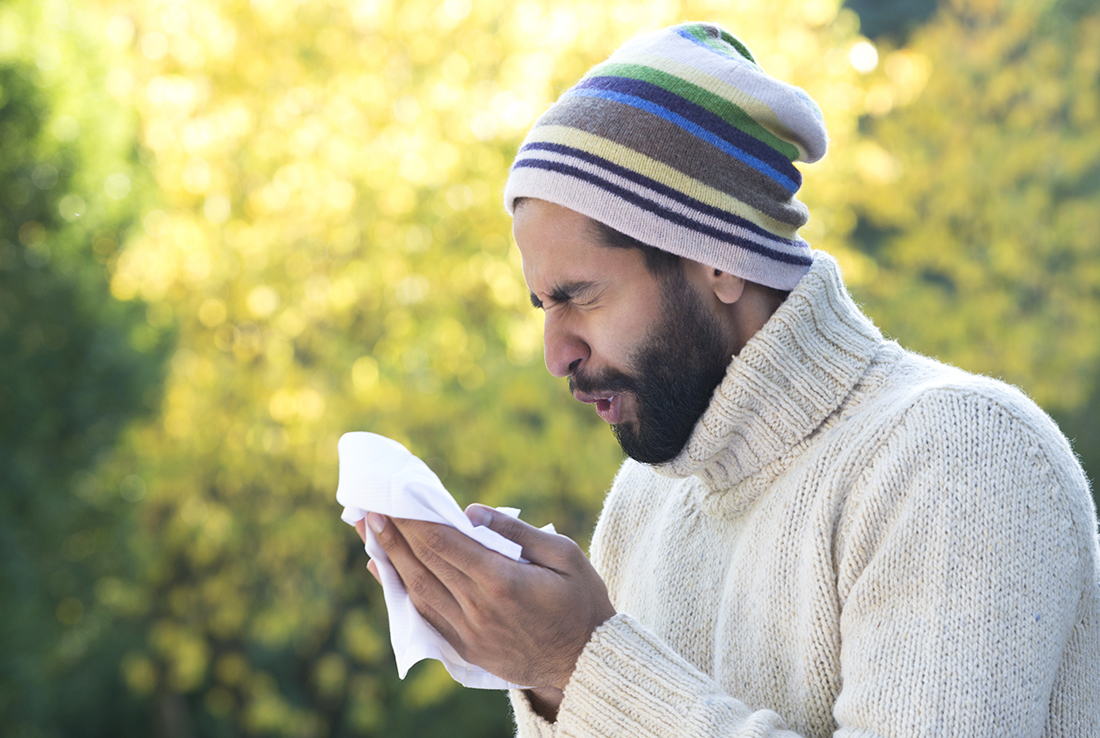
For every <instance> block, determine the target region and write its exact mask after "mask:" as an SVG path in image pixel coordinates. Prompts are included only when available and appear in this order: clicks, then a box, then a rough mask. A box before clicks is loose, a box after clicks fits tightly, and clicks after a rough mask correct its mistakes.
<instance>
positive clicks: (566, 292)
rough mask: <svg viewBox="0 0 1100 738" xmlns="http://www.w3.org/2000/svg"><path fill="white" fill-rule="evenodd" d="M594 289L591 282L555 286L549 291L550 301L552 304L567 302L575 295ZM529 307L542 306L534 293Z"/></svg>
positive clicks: (593, 284)
mask: <svg viewBox="0 0 1100 738" xmlns="http://www.w3.org/2000/svg"><path fill="white" fill-rule="evenodd" d="M595 287H596V283H595V282H591V281H581V282H566V283H565V284H559V285H555V286H554V287H553V288H552V289H551V290H550V299H551V300H553V301H554V302H569V301H570V300H572V299H573V298H575V297H576V296H577V295H583V294H584V293H586V292H589V291H591V290H593V289H595ZM531 305H532V306H533V307H536V308H541V307H542V306H543V305H542V300H540V299H539V298H538V296H537V295H536V294H535V293H534V292H532V293H531Z"/></svg>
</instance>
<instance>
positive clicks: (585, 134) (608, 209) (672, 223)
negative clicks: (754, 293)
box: [504, 23, 828, 290]
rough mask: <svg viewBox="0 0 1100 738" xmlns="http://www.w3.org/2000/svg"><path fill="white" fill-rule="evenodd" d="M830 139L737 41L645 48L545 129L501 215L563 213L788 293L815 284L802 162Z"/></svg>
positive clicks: (527, 147)
mask: <svg viewBox="0 0 1100 738" xmlns="http://www.w3.org/2000/svg"><path fill="white" fill-rule="evenodd" d="M827 143H828V134H827V133H826V131H825V122H824V120H823V118H822V115H821V110H820V109H819V108H818V106H817V104H816V103H815V102H814V101H813V100H812V99H811V98H810V96H809V95H807V94H806V93H805V92H804V91H803V90H801V89H799V88H797V87H794V86H792V85H789V84H786V83H785V82H780V81H779V80H777V79H775V78H773V77H770V76H768V75H767V74H765V73H764V71H763V70H762V69H761V68H760V67H759V66H758V65H757V63H756V60H755V59H753V57H752V53H751V52H750V51H749V50H748V48H747V47H746V46H745V45H744V44H743V43H741V42H740V41H739V40H738V39H736V38H734V37H733V36H732V35H731V34H730V33H729V32H728V31H725V30H724V29H722V28H720V27H718V26H716V25H714V24H710V23H685V24H682V25H678V26H673V27H671V28H666V29H664V30H662V31H657V32H655V33H651V34H647V35H644V36H639V37H637V38H635V39H633V40H631V41H628V42H627V43H626V44H624V45H623V46H622V47H621V48H620V49H619V50H618V51H616V52H615V53H614V54H612V55H611V56H610V58H608V60H607V61H605V62H603V63H602V64H599V65H597V66H595V67H593V68H592V69H591V71H589V72H588V74H586V75H585V76H584V77H583V78H582V79H581V80H580V81H579V82H578V83H577V84H575V85H574V86H573V87H572V88H570V89H569V90H567V91H566V92H565V93H564V94H563V95H562V96H561V97H560V98H559V99H558V101H557V102H555V103H554V104H553V105H552V106H550V108H549V109H548V110H547V111H546V112H545V113H544V114H543V115H542V116H541V117H540V118H539V119H538V120H537V121H536V122H535V125H534V127H533V128H532V129H531V131H530V132H529V133H528V134H527V138H526V139H525V140H524V142H523V145H522V146H521V147H520V149H519V153H518V154H517V155H516V159H515V162H513V164H512V169H511V172H510V173H509V175H508V183H507V185H505V188H504V205H505V208H506V209H507V210H508V212H509V213H514V203H515V200H516V198H519V197H531V198H538V199H541V200H547V201H549V202H553V203H556V204H558V205H561V206H563V207H567V208H569V209H571V210H574V211H576V212H579V213H581V214H582V215H586V216H588V217H590V218H593V219H595V220H598V221H600V222H602V223H604V224H606V225H608V226H610V227H611V228H614V229H615V230H617V231H620V232H622V233H625V234H626V235H628V236H632V237H633V238H635V239H637V240H639V241H641V242H643V243H646V244H648V245H650V246H654V247H656V248H659V249H663V250H665V251H670V252H672V253H674V254H677V255H679V256H683V257H686V258H688V259H692V260H694V261H698V262H702V263H703V264H706V265H708V266H712V267H715V268H716V269H720V270H722V271H724V272H727V273H730V274H734V275H737V276H739V277H743V278H744V279H747V280H749V281H751V282H757V283H759V284H764V285H767V286H769V287H775V288H777V289H781V290H790V289H792V288H793V287H794V286H795V284H797V283H798V280H799V279H801V278H802V275H803V274H805V273H806V272H807V271H809V268H810V264H811V263H812V260H813V257H812V252H811V249H810V246H809V244H808V243H806V241H805V240H803V239H802V238H801V237H799V235H798V229H799V228H801V227H802V226H803V225H805V224H806V221H807V220H808V219H809V211H808V210H807V209H806V206H805V205H803V204H802V203H801V202H800V201H799V200H797V199H796V198H795V196H794V195H795V193H796V192H797V191H798V188H799V186H800V185H801V184H802V175H801V173H800V172H799V171H798V169H796V168H795V166H794V164H793V162H794V161H796V160H801V161H806V162H814V161H817V160H818V159H820V158H821V157H822V156H824V155H825V148H826V145H827Z"/></svg>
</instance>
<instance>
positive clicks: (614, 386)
mask: <svg viewBox="0 0 1100 738" xmlns="http://www.w3.org/2000/svg"><path fill="white" fill-rule="evenodd" d="M577 390H580V391H581V392H584V393H585V394H596V393H598V392H632V391H636V390H637V382H636V381H635V380H634V379H633V378H631V377H630V376H629V375H627V374H625V373H623V372H621V371H619V370H618V369H604V370H602V371H598V372H585V371H583V370H578V371H576V372H574V373H573V374H570V375H569V392H570V393H574V392H576V391H577Z"/></svg>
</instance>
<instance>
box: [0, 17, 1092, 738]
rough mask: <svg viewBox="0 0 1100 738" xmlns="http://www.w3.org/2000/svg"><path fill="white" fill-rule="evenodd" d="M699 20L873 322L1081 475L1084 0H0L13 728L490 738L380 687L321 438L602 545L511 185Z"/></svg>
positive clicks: (2, 649)
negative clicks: (1025, 417)
mask: <svg viewBox="0 0 1100 738" xmlns="http://www.w3.org/2000/svg"><path fill="white" fill-rule="evenodd" d="M687 19H706V20H716V21H719V22H721V23H723V24H724V25H726V26H727V27H729V28H730V29H732V30H733V31H734V32H735V33H737V34H738V35H740V36H741V37H742V38H743V39H745V40H746V42H747V43H748V44H749V46H750V47H751V48H752V49H753V50H754V52H755V53H756V55H757V57H758V59H759V60H760V61H761V63H762V65H763V66H764V68H765V69H767V70H769V71H770V72H772V73H773V74H775V75H776V76H778V77H780V78H783V79H786V80H788V81H791V82H793V83H796V84H798V85H801V86H803V87H804V88H805V89H807V90H808V91H809V92H810V93H811V94H812V95H813V96H814V97H815V98H816V99H817V100H818V101H819V102H820V104H821V106H822V108H823V109H824V112H825V116H826V119H827V121H828V125H829V129H830V131H831V135H832V145H831V151H830V153H829V155H828V157H827V158H826V159H825V160H824V161H823V162H821V163H820V164H816V165H813V166H809V167H804V172H805V176H806V184H805V186H804V188H803V196H804V199H805V201H806V202H807V203H808V204H809V206H810V209H811V213H812V220H811V222H810V224H809V225H808V227H807V228H806V230H805V235H806V236H807V238H808V239H809V240H810V241H811V242H812V243H814V244H815V245H816V246H819V247H821V248H825V249H827V250H829V251H831V252H832V253H834V254H835V255H836V256H837V257H838V259H839V260H840V263H841V265H842V266H843V268H844V270H845V275H846V277H847V279H848V281H849V284H850V286H851V289H852V290H853V292H854V294H855V295H856V297H857V299H858V300H859V301H860V302H861V303H862V304H863V305H864V307H865V309H866V310H867V312H868V313H869V314H871V315H872V316H873V317H874V318H875V320H876V321H877V322H878V324H879V325H880V326H881V327H882V328H883V329H884V330H885V331H886V332H887V333H889V334H890V335H893V336H896V337H898V338H899V339H900V340H901V341H902V342H903V343H904V344H905V345H907V346H909V347H912V348H915V349H917V350H919V351H922V352H924V353H928V354H931V355H935V356H938V357H939V358H941V359H942V360H944V361H948V362H951V363H954V364H956V365H959V366H962V367H964V368H966V369H969V370H972V371H978V372H983V373H987V374H991V375H994V376H998V377H1003V378H1004V379H1006V380H1007V381H1009V382H1012V383H1014V384H1017V385H1019V386H1020V387H1022V388H1023V389H1024V390H1025V391H1027V392H1028V393H1029V394H1030V395H1031V396H1032V397H1034V398H1035V399H1036V401H1038V402H1039V403H1040V404H1041V405H1042V406H1043V407H1044V408H1046V410H1047V411H1048V412H1050V413H1051V414H1052V415H1054V416H1055V417H1056V418H1057V419H1058V421H1059V422H1060V423H1061V424H1062V426H1063V428H1064V429H1065V430H1066V432H1067V435H1069V436H1070V437H1071V438H1072V439H1074V444H1075V448H1076V450H1077V452H1078V454H1080V456H1081V457H1082V459H1083V461H1084V463H1085V464H1086V466H1087V468H1089V469H1090V470H1091V471H1090V476H1091V477H1093V478H1096V475H1097V473H1100V372H1098V370H1100V6H1098V5H1097V3H1095V1H1094V0H1029V1H1028V2H1013V1H1011V0H1004V1H1003V2H997V1H996V0H941V1H940V2H939V3H936V2H934V0H923V1H918V0H914V1H910V2H901V1H896V0H894V1H887V0H883V1H881V2H873V1H872V0H864V1H863V2H848V3H847V4H846V5H845V4H843V3H841V2H839V0H722V1H721V2H707V1H704V0H679V1H678V0H652V1H650V0H646V1H644V2H639V1H638V0H580V1H577V0H512V1H510V2H501V1H500V0H477V1H476V2H474V1H473V0H443V1H439V0H251V2H247V1H245V0H218V1H215V0H121V1H117V2H116V1H114V0H102V1H99V0H0V733H2V734H3V735H5V736H13V737H16V736H18V737H20V738H31V737H40V736H74V735H80V736H101V735H102V736H106V735H111V736H164V737H166V738H171V737H177V736H178V737H184V736H236V735H241V736H302V737H306V736H311V737H312V736H351V735H367V736H410V737H411V736H417V737H420V736H436V735H438V736H506V735H509V733H510V728H509V726H510V719H509V716H508V712H507V707H506V702H505V698H504V696H503V695H502V694H500V693H491V692H478V691H474V690H463V689H461V688H459V687H457V686H456V685H455V684H454V683H453V682H451V681H450V680H449V678H448V677H447V676H446V674H445V673H444V672H443V671H442V669H441V668H439V667H438V666H437V665H435V664H422V665H420V666H418V667H416V668H415V669H414V670H413V672H412V673H411V674H410V677H409V679H408V680H407V681H405V682H400V681H399V680H397V678H396V674H395V668H394V665H393V660H392V654H391V652H390V649H389V642H388V633H387V627H386V621H385V612H384V607H383V604H382V601H381V597H380V596H379V591H378V589H377V588H376V586H375V585H374V583H373V581H372V580H370V579H369V577H368V575H367V572H366V571H365V569H364V565H365V562H366V559H365V556H364V554H363V552H362V549H361V546H360V545H359V543H358V541H357V539H356V537H355V534H354V533H353V532H352V531H351V530H350V529H349V528H348V527H347V526H345V525H344V524H342V523H341V522H340V521H339V520H338V514H339V511H340V510H339V508H338V507H337V505H336V503H335V499H334V493H335V489H336V470H337V458H336V441H337V439H338V438H339V436H340V434H341V433H343V432H345V431H349V430H358V429H366V430H373V431H376V432H379V433H383V434H387V435H390V436H393V437H395V438H397V439H399V440H401V441H402V442H404V443H405V444H406V445H408V446H409V447H410V448H411V449H412V450H413V451H414V452H416V453H418V454H419V455H421V456H422V457H424V458H425V459H426V460H427V461H428V462H429V464H430V465H431V466H432V467H433V468H434V469H435V470H436V471H437V472H438V473H439V475H440V476H441V477H442V478H443V480H444V482H445V483H446V484H447V485H448V486H449V487H450V488H451V490H452V491H453V492H454V494H455V496H456V497H457V498H458V500H459V501H460V502H461V503H463V504H465V503H467V502H471V501H475V500H479V501H483V502H486V503H489V504H508V505H513V506H517V507H521V508H523V510H524V516H525V518H526V519H527V520H529V521H531V522H533V523H535V524H536V525H542V524H544V523H547V522H551V521H552V522H554V523H555V524H556V525H557V527H558V529H559V530H560V531H563V532H565V533H567V534H570V535H572V536H574V537H575V538H577V539H578V540H579V541H580V542H581V543H582V545H583V544H585V543H586V542H587V540H588V537H589V536H590V533H591V528H592V524H593V522H594V518H595V514H596V512H597V511H598V509H599V506H600V503H601V500H602V497H603V495H604V493H605V491H606V489H607V487H608V484H609V482H610V480H611V477H612V475H613V473H614V470H615V469H616V467H617V465H618V463H619V461H620V458H621V457H620V452H619V450H618V448H617V447H616V445H615V443H614V441H613V439H612V438H611V436H610V434H609V433H608V432H607V429H606V428H604V427H601V426H602V423H601V422H600V421H599V419H598V418H596V416H595V415H594V414H593V413H591V412H590V411H589V410H588V409H587V408H585V407H582V406H580V405H578V404H577V403H575V402H573V401H572V400H571V398H570V397H569V395H568V393H567V391H566V389H565V387H564V385H563V384H562V383H561V382H560V381H552V380H551V379H550V377H549V376H548V375H546V373H545V371H544V369H543V367H542V361H541V333H540V331H541V326H540V321H539V317H538V315H537V314H536V313H535V312H534V311H533V310H531V308H530V306H529V305H528V304H527V297H526V290H525V288H524V286H523V282H522V279H521V276H520V272H519V264H518V258H517V253H516V251H515V249H514V248H513V247H512V245H511V238H510V233H509V227H510V223H509V220H508V218H507V216H506V215H505V213H504V211H503V209H502V206H501V202H500V192H501V188H502V185H503V182H504V179H505V176H506V172H507V167H508V164H509V161H510V158H511V156H512V154H513V153H514V151H515V149H516V147H517V145H518V143H519V141H520V139H521V137H522V135H523V133H524V131H525V130H526V128H527V127H528V126H529V125H530V123H531V122H532V121H533V119H534V118H535V117H536V116H537V115H538V113H539V112H540V111H542V110H543V109H544V108H545V106H546V105H547V104H549V102H551V101H552V100H553V99H554V98H555V97H556V96H557V94H559V93H560V91H562V90H563V89H565V88H566V87H568V86H569V85H570V84H571V83H572V82H573V81H575V80H576V79H577V78H578V77H579V76H580V75H581V74H582V73H583V72H584V71H585V70H586V69H587V68H588V67H589V66H591V65H592V64H594V63H596V62H598V61H600V60H601V59H602V58H604V57H605V56H606V55H607V54H608V53H609V52H610V51H611V50H613V49H614V48H615V47H616V46H617V45H618V44H619V43H620V42H622V41H623V40H625V39H626V38H628V37H630V36H632V35H634V34H636V33H637V32H640V31H644V30H651V29H655V28H658V27H661V26H663V25H667V24H669V23H672V22H675V21H679V20H687Z"/></svg>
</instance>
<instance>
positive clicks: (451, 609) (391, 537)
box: [367, 513, 461, 628]
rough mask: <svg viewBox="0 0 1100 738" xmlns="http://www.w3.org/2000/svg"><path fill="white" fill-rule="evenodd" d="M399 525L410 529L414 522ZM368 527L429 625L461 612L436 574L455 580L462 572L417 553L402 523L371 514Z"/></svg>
mask: <svg viewBox="0 0 1100 738" xmlns="http://www.w3.org/2000/svg"><path fill="white" fill-rule="evenodd" d="M399 522H400V524H402V525H405V526H406V530H407V528H408V523H410V522H412V521H406V520H402V521H399ZM367 524H368V525H369V526H370V528H371V530H372V531H374V535H375V538H377V539H378V543H379V544H380V545H381V546H382V548H383V550H385V552H386V556H387V557H388V558H389V560H390V563H391V564H393V567H394V569H395V570H396V571H397V574H398V576H399V577H401V582H402V584H404V585H405V591H406V592H408V594H409V597H410V598H411V599H412V601H413V605H415V606H416V609H417V610H418V611H419V612H420V614H421V615H423V616H424V617H425V618H426V619H427V620H428V622H430V623H432V625H436V622H433V621H438V620H439V619H440V618H441V617H442V618H443V619H449V618H453V617H454V616H455V615H456V614H458V613H459V612H460V611H461V607H460V606H459V604H458V602H457V601H456V600H455V598H454V596H453V595H452V594H451V591H450V589H449V588H448V587H447V586H446V585H445V584H444V582H443V581H441V580H440V577H439V576H437V573H436V572H437V571H439V572H440V573H441V574H442V575H443V576H444V577H445V578H449V579H454V578H456V577H458V576H461V572H456V571H455V570H454V569H453V567H450V566H449V565H448V564H446V562H444V561H442V559H440V558H439V556H438V555H437V554H435V553H434V552H431V551H420V552H418V551H414V549H413V547H412V546H410V544H409V541H408V539H407V538H406V536H405V535H404V532H403V531H402V529H401V527H399V524H398V521H395V520H394V519H391V518H386V517H384V516H382V515H377V514H376V513H370V514H369V515H368V517H367ZM436 527H442V526H436ZM368 568H369V565H368ZM376 571H377V570H375V572H376ZM375 572H372V573H375ZM437 628H438V626H437Z"/></svg>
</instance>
